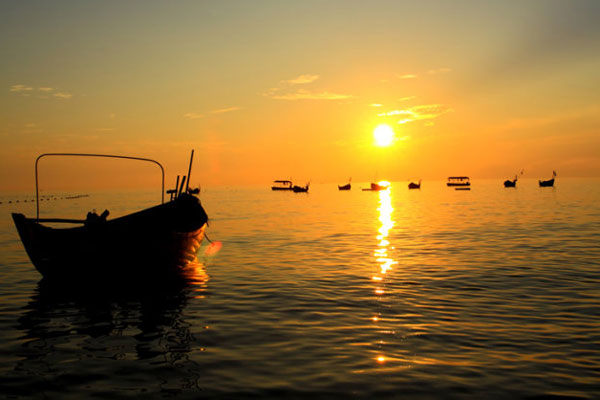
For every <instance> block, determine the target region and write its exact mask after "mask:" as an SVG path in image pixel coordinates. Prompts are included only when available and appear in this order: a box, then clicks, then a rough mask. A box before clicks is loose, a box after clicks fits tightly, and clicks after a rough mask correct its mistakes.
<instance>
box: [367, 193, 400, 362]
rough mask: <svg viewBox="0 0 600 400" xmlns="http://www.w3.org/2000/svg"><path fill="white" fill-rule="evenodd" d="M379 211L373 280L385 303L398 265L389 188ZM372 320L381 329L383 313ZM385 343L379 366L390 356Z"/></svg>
mask: <svg viewBox="0 0 600 400" xmlns="http://www.w3.org/2000/svg"><path fill="white" fill-rule="evenodd" d="M377 210H378V211H379V222H380V224H381V225H380V226H379V229H378V235H377V240H378V242H377V247H376V249H375V251H374V252H373V255H374V257H375V261H376V262H377V264H378V266H379V271H378V272H377V273H376V274H374V275H373V277H372V280H373V282H374V283H375V294H376V295H377V296H378V299H379V302H380V303H383V296H384V295H385V283H386V274H387V273H388V272H389V271H390V270H392V266H393V265H395V264H397V261H395V260H394V259H393V258H392V256H391V255H390V251H391V250H393V249H394V247H393V246H391V245H390V241H389V239H388V237H389V233H390V230H391V229H392V228H393V227H394V225H395V222H394V220H393V219H392V214H393V212H394V208H393V207H392V194H391V188H390V187H389V186H388V187H387V188H386V189H385V190H381V191H379V208H378V209H377ZM372 320H373V322H375V323H376V324H377V326H378V328H379V325H380V323H381V313H377V315H375V316H373V317H372ZM382 331H384V330H382ZM383 343H385V341H384V340H381V341H380V347H379V349H378V350H377V353H376V355H375V360H376V362H377V363H378V364H384V363H385V362H386V361H388V359H389V357H388V356H386V355H385V354H383V351H382V348H381V345H382V344H383Z"/></svg>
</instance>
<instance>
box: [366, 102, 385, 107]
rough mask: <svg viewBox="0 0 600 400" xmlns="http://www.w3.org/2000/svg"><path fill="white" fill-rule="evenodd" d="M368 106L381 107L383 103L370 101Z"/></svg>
mask: <svg viewBox="0 0 600 400" xmlns="http://www.w3.org/2000/svg"><path fill="white" fill-rule="evenodd" d="M369 106H370V107H383V104H379V103H371V104H369Z"/></svg>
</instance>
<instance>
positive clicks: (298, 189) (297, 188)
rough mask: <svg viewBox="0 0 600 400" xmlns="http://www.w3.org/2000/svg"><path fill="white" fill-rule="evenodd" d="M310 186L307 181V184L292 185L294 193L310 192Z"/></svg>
mask: <svg viewBox="0 0 600 400" xmlns="http://www.w3.org/2000/svg"><path fill="white" fill-rule="evenodd" d="M308 186H309V184H308V183H307V184H306V186H298V185H294V186H293V187H292V191H293V192H294V193H308Z"/></svg>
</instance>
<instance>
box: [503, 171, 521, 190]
mask: <svg viewBox="0 0 600 400" xmlns="http://www.w3.org/2000/svg"><path fill="white" fill-rule="evenodd" d="M523 171H524V170H521V173H520V174H519V175H523ZM517 179H518V175H515V179H513V180H512V181H511V180H510V179H507V180H505V181H504V187H505V188H509V187H513V188H514V187H517Z"/></svg>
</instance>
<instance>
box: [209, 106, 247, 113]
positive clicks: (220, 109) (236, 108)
mask: <svg viewBox="0 0 600 400" xmlns="http://www.w3.org/2000/svg"><path fill="white" fill-rule="evenodd" d="M237 110H241V108H240V107H226V108H219V109H217V110H212V111H210V114H224V113H228V112H232V111H237Z"/></svg>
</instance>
